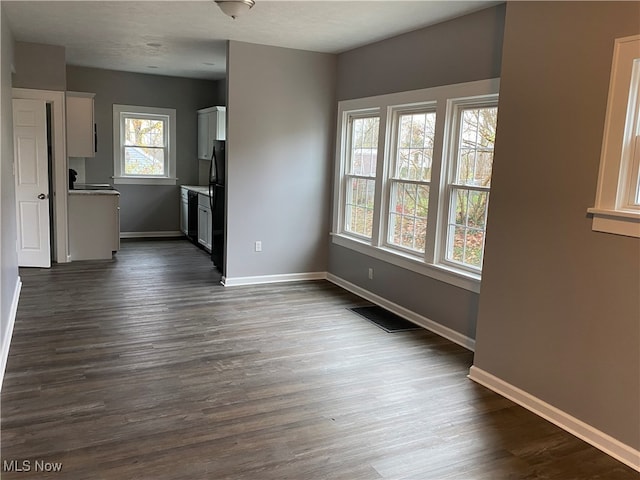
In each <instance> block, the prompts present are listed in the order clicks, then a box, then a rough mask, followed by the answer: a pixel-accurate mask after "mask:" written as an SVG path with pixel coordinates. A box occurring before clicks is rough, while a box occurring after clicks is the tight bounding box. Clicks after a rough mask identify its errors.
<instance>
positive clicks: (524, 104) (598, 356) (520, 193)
mask: <svg viewBox="0 0 640 480" xmlns="http://www.w3.org/2000/svg"><path fill="white" fill-rule="evenodd" d="M639 19H640V4H639V3H638V2H619V3H614V2H611V3H610V2H511V3H509V5H508V7H507V16H506V28H505V43H504V57H503V62H502V80H501V88H500V106H499V114H498V131H497V139H496V150H495V159H494V173H493V182H492V185H493V186H492V191H491V202H490V204H489V219H488V226H487V232H488V233H487V243H486V256H485V262H484V273H483V282H482V294H481V296H480V305H479V315H478V331H477V337H476V355H475V360H474V363H475V366H476V367H478V368H480V369H482V370H484V371H486V372H488V373H490V374H492V375H494V376H496V377H498V378H499V379H502V380H504V381H505V382H508V383H510V384H511V385H514V386H516V387H518V388H520V389H522V390H524V391H526V392H528V393H529V394H531V395H533V396H535V397H537V398H539V399H541V400H543V401H545V402H547V403H549V404H551V405H553V406H554V407H557V408H559V409H560V410H562V411H564V412H567V413H569V414H571V415H573V416H574V417H577V418H578V419H580V420H582V421H583V422H586V423H588V424H589V425H591V426H593V427H595V428H596V429H598V430H600V431H602V432H605V433H607V434H608V435H610V436H612V437H614V438H615V439H617V440H619V441H621V442H623V443H625V444H627V445H629V446H631V447H633V448H635V449H640V428H639V426H640V408H639V406H640V301H639V292H640V239H638V238H629V237H623V236H619V235H612V234H607V233H599V232H594V231H592V230H591V218H590V216H589V215H588V214H587V212H586V211H587V208H589V207H592V206H593V204H594V199H595V194H596V185H597V178H598V168H599V162H600V150H601V146H602V136H603V129H604V120H605V111H606V106H607V94H608V87H609V75H610V69H611V60H612V54H613V46H614V39H615V38H618V37H625V36H629V35H635V34H638V33H640V22H639V21H638V20H639Z"/></svg>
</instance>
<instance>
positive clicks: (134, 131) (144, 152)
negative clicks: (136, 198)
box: [113, 105, 176, 185]
mask: <svg viewBox="0 0 640 480" xmlns="http://www.w3.org/2000/svg"><path fill="white" fill-rule="evenodd" d="M175 125H176V111H175V110H174V109H168V108H154V107H136V106H129V105H114V106H113V139H114V140H113V152H114V182H115V183H138V184H161V185H175V183H176V178H175V170H176V163H175V156H176V154H175V144H176V142H175V135H176V134H175V130H176V128H175Z"/></svg>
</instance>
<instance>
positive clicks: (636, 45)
mask: <svg viewBox="0 0 640 480" xmlns="http://www.w3.org/2000/svg"><path fill="white" fill-rule="evenodd" d="M588 212H589V213H591V214H593V224H592V228H593V230H595V231H600V232H608V233H615V234H618V235H626V236H631V237H640V35H635V36H633V37H626V38H620V39H617V40H616V42H615V47H614V54H613V63H612V67H611V80H610V84H609V98H608V101H607V114H606V118H605V129H604V138H603V141H602V154H601V157H600V173H599V175H598V188H597V192H596V201H595V206H594V207H593V208H589V209H588Z"/></svg>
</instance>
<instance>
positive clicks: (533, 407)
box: [468, 365, 640, 471]
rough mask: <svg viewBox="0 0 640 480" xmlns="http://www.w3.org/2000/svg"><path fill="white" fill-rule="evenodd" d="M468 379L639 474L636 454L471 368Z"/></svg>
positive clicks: (524, 393) (639, 456) (590, 427)
mask: <svg viewBox="0 0 640 480" xmlns="http://www.w3.org/2000/svg"><path fill="white" fill-rule="evenodd" d="M468 377H469V378H470V379H471V380H473V381H474V382H476V383H479V384H480V385H483V386H485V387H487V388H488V389H489V390H493V391H494V392H496V393H498V394H500V395H502V396H503V397H505V398H508V399H509V400H511V401H513V402H515V403H517V404H518V405H520V406H522V407H524V408H526V409H527V410H530V411H531V412H533V413H535V414H536V415H538V416H540V417H542V418H544V419H545V420H548V421H549V422H551V423H553V424H555V425H557V426H558V427H560V428H562V429H563V430H566V431H567V432H569V433H571V434H572V435H575V436H576V437H578V438H579V439H581V440H584V441H585V442H587V443H589V444H591V445H593V446H594V447H596V448H597V449H599V450H602V451H603V452H604V453H606V454H607V455H610V456H612V457H613V458H615V459H616V460H619V461H621V462H622V463H624V464H626V465H628V466H629V467H631V468H633V469H634V470H637V471H640V451H638V450H636V449H634V448H632V447H630V446H629V445H626V444H624V443H622V442H620V441H619V440H616V439H615V438H613V437H611V436H610V435H607V434H606V433H604V432H601V431H600V430H598V429H596V428H594V427H592V426H591V425H589V424H587V423H585V422H583V421H582V420H579V419H577V418H575V417H574V416H572V415H569V414H568V413H566V412H564V411H562V410H560V409H559V408H556V407H554V406H553V405H550V404H548V403H547V402H545V401H543V400H540V399H539V398H537V397H534V396H533V395H531V394H530V393H527V392H525V391H524V390H521V389H519V388H518V387H515V386H513V385H511V384H510V383H507V382H505V381H504V380H501V379H500V378H498V377H496V376H494V375H492V374H490V373H488V372H486V371H484V370H482V369H481V368H478V367H476V366H475V365H474V366H472V367H471V368H470V369H469V375H468Z"/></svg>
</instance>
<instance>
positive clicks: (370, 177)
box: [344, 115, 380, 238]
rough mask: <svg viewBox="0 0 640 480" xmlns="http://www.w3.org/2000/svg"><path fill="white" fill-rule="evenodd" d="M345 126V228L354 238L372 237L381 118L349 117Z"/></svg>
mask: <svg viewBox="0 0 640 480" xmlns="http://www.w3.org/2000/svg"><path fill="white" fill-rule="evenodd" d="M348 123H349V125H348V128H349V131H348V160H347V171H346V173H345V187H346V203H345V205H346V208H345V218H344V228H345V231H347V232H350V233H353V234H355V235H358V236H362V237H364V238H371V232H372V229H373V200H374V195H375V179H376V164H377V157H378V130H379V127H380V118H379V117H378V116H362V117H358V116H355V115H350V116H349V119H348Z"/></svg>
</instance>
